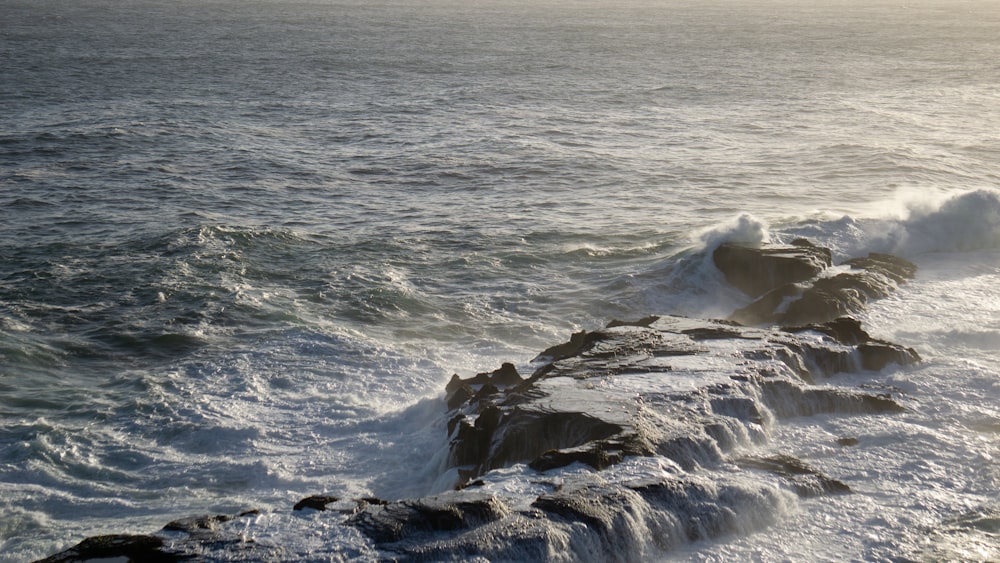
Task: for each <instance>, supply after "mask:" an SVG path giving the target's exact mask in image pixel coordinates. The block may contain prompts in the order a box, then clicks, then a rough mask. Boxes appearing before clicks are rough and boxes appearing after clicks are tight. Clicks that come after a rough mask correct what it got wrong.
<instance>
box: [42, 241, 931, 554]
mask: <svg viewBox="0 0 1000 563" xmlns="http://www.w3.org/2000/svg"><path fill="white" fill-rule="evenodd" d="M713 259H714V263H715V265H716V266H717V267H718V268H719V270H720V271H721V272H722V273H723V275H724V276H725V278H726V280H727V281H728V282H729V283H730V284H732V285H733V286H735V287H737V288H739V289H741V290H742V291H744V292H745V293H747V295H749V296H750V297H751V298H753V299H754V301H753V302H752V303H751V304H750V305H748V306H746V307H744V308H741V309H740V310H738V311H735V312H734V313H733V314H732V316H731V317H730V318H729V319H714V320H706V319H691V318H683V317H674V316H649V317H645V318H642V319H638V320H627V321H612V322H611V323H609V324H608V325H607V326H606V327H605V328H603V329H599V330H594V331H582V332H578V333H576V334H573V335H572V336H571V337H570V339H569V340H568V341H567V342H565V343H562V344H559V345H556V346H553V347H551V348H549V349H547V350H545V351H543V352H542V353H541V354H540V355H539V357H538V358H536V362H535V363H534V365H537V366H539V367H538V368H537V369H535V370H534V372H533V373H530V374H521V373H519V372H518V370H517V369H516V368H515V366H513V365H512V364H504V365H502V366H500V367H499V368H498V369H497V370H495V371H493V372H490V373H481V374H478V375H476V376H474V377H470V378H464V379H463V378H461V377H459V376H457V375H456V376H454V377H453V378H452V380H451V381H450V382H449V383H448V385H447V388H446V389H445V393H446V402H447V409H448V411H447V412H446V413H442V416H443V417H446V418H447V420H448V423H447V432H448V443H449V446H448V456H447V462H446V464H445V467H444V468H443V471H444V474H443V475H444V477H445V478H450V479H452V482H453V483H454V489H453V490H451V491H447V492H444V493H441V494H437V495H432V496H427V497H423V498H417V499H404V500H392V501H386V500H382V499H376V498H363V499H343V498H339V497H337V496H334V495H326V494H324V495H316V496H311V497H307V498H304V499H302V500H301V501H300V502H299V503H297V504H296V505H295V506H294V507H289V512H290V513H292V512H294V513H302V514H305V513H309V514H313V515H315V516H316V518H321V519H322V520H323V522H324V525H325V527H327V528H336V529H338V530H341V531H342V533H344V534H353V536H354V537H360V538H362V540H363V542H364V544H365V545H366V546H367V548H366V550H364V551H363V552H355V553H342V552H339V551H338V549H339V548H338V547H337V546H336V545H326V546H320V547H316V546H315V545H313V546H297V545H282V544H281V543H277V542H274V541H267V540H265V539H262V538H258V537H254V535H253V534H252V529H253V522H254V521H255V519H258V518H260V517H261V516H262V515H261V513H259V512H257V511H253V510H251V511H248V512H244V513H242V514H237V515H213V516H201V517H194V518H189V519H184V520H179V521H175V522H171V523H170V524H168V525H167V526H165V527H164V528H163V529H162V530H160V531H159V532H156V533H154V534H149V535H138V536H135V535H112V536H99V537H94V538H88V539H87V540H84V541H83V542H81V543H80V544H78V545H76V546H74V547H73V548H70V549H68V550H66V551H64V552H62V553H59V554H56V555H53V556H51V557H49V558H46V559H44V560H43V561H46V562H67V561H87V560H95V559H112V558H118V559H117V560H120V561H126V560H127V561H191V560H211V561H264V560H267V561H302V560H310V559H316V560H329V559H372V558H374V559H382V560H401V561H440V560H468V559H475V558H482V559H484V560H536V561H537V560H567V561H571V560H572V561H579V560H595V561H596V560H601V561H606V560H617V561H634V560H643V559H647V558H649V557H650V556H651V554H654V553H657V552H662V551H665V550H669V549H671V548H672V547H676V546H678V545H681V544H683V543H686V542H690V541H696V540H699V539H706V538H712V537H717V536H720V535H723V534H729V533H747V532H751V531H753V530H756V529H761V528H764V527H766V526H768V525H770V524H772V523H773V522H774V521H775V519H777V518H779V517H780V516H779V515H780V514H781V513H782V511H781V508H782V507H783V506H786V505H788V504H789V503H795V502H798V500H797V499H800V498H808V497H816V496H822V495H834V494H849V493H850V488H849V487H848V485H846V484H845V483H843V482H841V481H839V480H837V479H836V478H835V477H833V476H829V475H825V474H824V473H823V472H822V471H820V470H818V469H816V468H814V467H812V466H810V464H809V463H807V462H805V461H803V460H800V459H797V458H795V457H793V456H791V455H787V454H781V453H778V454H775V453H773V451H774V448H769V449H768V451H770V452H772V453H768V454H763V453H759V452H760V451H762V450H763V449H764V448H762V447H761V446H763V445H765V444H768V443H769V436H770V429H771V428H774V427H775V425H779V424H781V421H782V419H785V418H788V417H808V416H815V415H818V414H828V415H833V416H844V417H849V416H892V415H893V413H898V412H902V411H903V410H904V409H905V406H904V405H905V400H904V398H903V397H900V396H899V394H898V391H896V390H894V389H892V388H890V387H888V386H887V387H885V388H871V387H866V388H865V389H859V388H850V387H846V386H843V385H841V386H837V385H831V384H830V383H831V382H833V381H834V380H833V379H832V378H836V377H837V376H838V374H843V373H850V372H857V371H862V370H871V371H878V370H881V369H883V368H885V367H887V366H889V365H891V364H896V365H907V364H912V363H915V362H918V361H919V356H918V355H917V353H916V352H915V351H914V350H912V349H909V348H905V347H903V346H900V345H897V344H893V343H889V342H884V341H881V340H878V339H874V338H872V337H871V336H870V335H869V334H868V333H867V332H865V330H864V329H863V328H862V326H861V325H860V323H859V322H858V321H856V320H855V319H854V318H852V317H851V316H850V315H852V314H855V313H857V312H859V311H861V310H862V308H863V307H864V305H865V304H866V303H867V302H869V301H870V300H872V299H877V298H880V297H884V296H886V295H889V294H890V293H891V291H892V290H893V289H894V288H895V287H896V286H897V285H898V284H901V283H905V281H906V280H907V279H909V278H911V277H912V276H913V275H914V272H915V267H914V266H913V265H912V264H910V263H908V262H906V261H905V260H902V259H899V258H896V257H893V256H888V255H880V254H872V255H869V256H866V257H861V258H858V259H854V260H849V261H847V262H844V263H842V264H838V265H834V264H833V263H832V259H831V255H830V252H829V251H828V250H826V249H823V248H820V247H817V246H814V245H812V244H811V243H809V242H807V241H795V242H794V243H793V244H792V245H791V246H787V247H769V248H747V247H741V246H736V245H728V244H727V245H722V246H720V247H719V248H718V249H716V250H715V251H714V254H713ZM852 440H854V438H853V437H851V436H844V437H841V438H840V439H839V440H838V441H837V443H836V444H834V445H836V446H838V447H850V446H851V445H852V444H853V443H854V442H852ZM574 468H575V470H570V469H574ZM581 468H583V470H580V469H581ZM636 468H645V469H644V470H642V471H639V470H637V469H636ZM650 468H652V470H650ZM526 476H527V477H526ZM515 481H516V483H515ZM248 530H250V531H251V532H248Z"/></svg>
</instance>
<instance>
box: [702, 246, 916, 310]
mask: <svg viewBox="0 0 1000 563" xmlns="http://www.w3.org/2000/svg"><path fill="white" fill-rule="evenodd" d="M802 249H810V250H809V252H817V253H820V254H821V255H822V256H828V255H829V250H827V249H823V248H819V247H815V246H794V247H778V248H768V249H757V248H744V247H738V246H734V245H723V246H720V247H719V249H718V250H716V253H717V254H718V253H719V252H720V250H722V252H721V255H722V257H723V258H722V259H716V261H715V263H716V266H717V267H719V269H720V270H722V271H723V273H724V274H725V276H726V279H727V281H729V283H731V284H732V285H734V286H736V287H738V288H740V289H742V290H743V291H744V292H746V293H747V294H749V295H751V296H752V297H756V299H755V300H754V301H753V302H752V303H750V304H749V305H747V306H745V307H743V308H741V309H738V310H737V311H735V312H734V313H733V314H732V315H730V317H729V318H730V320H733V321H736V322H738V323H740V324H743V325H761V324H779V325H803V324H817V323H825V322H828V321H831V320H834V319H837V318H839V317H844V316H849V315H851V314H855V313H858V312H860V311H862V310H863V309H864V307H865V305H866V304H867V303H868V302H869V301H871V300H873V299H880V298H883V297H887V296H889V295H890V294H891V293H892V292H893V291H894V290H895V289H896V287H897V286H898V284H901V283H905V282H906V281H907V280H909V279H912V278H913V276H914V275H915V273H916V269H917V268H916V266H915V265H914V264H912V263H910V262H908V261H906V260H904V259H902V258H898V257H896V256H891V255H888V254H878V253H872V254H869V255H868V256H866V257H862V258H853V259H850V260H847V261H845V262H844V263H843V264H840V265H839V266H837V267H830V263H826V266H825V267H823V268H819V265H820V263H821V261H820V260H819V259H818V258H817V257H816V256H815V255H813V254H809V253H805V254H803V253H802V252H801V250H802ZM823 251H825V252H823ZM733 256H736V257H738V259H737V258H733ZM773 256H779V257H780V261H779V262H778V263H777V264H774V263H773V262H774V258H773ZM723 268H725V269H723ZM761 271H766V272H768V277H767V279H766V280H762V281H759V282H758V283H757V284H756V285H755V286H754V287H752V288H751V287H747V286H746V283H747V282H746V281H744V280H743V277H741V276H743V275H746V276H750V277H751V278H752V277H753V274H752V273H753V272H761ZM809 273H811V275H808V276H807V274H809ZM762 275H763V274H762ZM781 281H784V283H780V282H781ZM751 290H752V291H751ZM761 290H763V291H761ZM757 292H760V293H757Z"/></svg>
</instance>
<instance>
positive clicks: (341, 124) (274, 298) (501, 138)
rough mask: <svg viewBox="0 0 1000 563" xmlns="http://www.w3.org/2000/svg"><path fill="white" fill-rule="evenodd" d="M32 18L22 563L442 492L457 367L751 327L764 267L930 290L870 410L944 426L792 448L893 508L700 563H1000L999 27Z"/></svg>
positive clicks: (788, 518)
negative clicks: (857, 272)
mask: <svg viewBox="0 0 1000 563" xmlns="http://www.w3.org/2000/svg"><path fill="white" fill-rule="evenodd" d="M0 8H2V9H0V11H2V16H0V417H2V418H0V420H2V425H0V552H2V554H3V555H2V558H3V559H4V560H9V561H24V560H31V559H33V558H38V557H41V556H44V555H47V554H49V553H52V552H54V551H57V550H59V549H62V548H65V547H67V546H69V545H72V544H74V543H76V542H77V541H79V540H80V539H82V538H83V537H86V536H88V535H94V534H98V533H109V532H124V531H133V532H149V531H152V530H155V529H157V528H158V527H159V526H162V524H163V523H165V522H166V521H168V520H169V519H172V518H176V517H180V516H188V515H192V514H198V513H202V512H220V511H221V512H232V511H238V510H243V509H246V508H248V507H257V508H262V509H264V510H267V509H269V508H278V507H281V508H282V509H283V508H284V507H286V506H287V505H288V504H290V503H291V502H294V501H295V500H297V499H298V498H301V497H302V496H304V495H308V494H313V493H316V492H322V491H338V492H341V493H342V494H345V495H349V494H354V495H366V494H374V495H379V496H383V497H394V498H399V497H404V496H409V495H419V494H424V493H426V492H428V491H429V490H430V489H431V488H432V483H433V482H434V480H435V477H436V473H435V470H436V467H435V466H434V464H433V463H432V460H431V459H429V456H428V453H427V452H433V451H437V450H438V449H440V448H441V447H442V446H443V445H444V440H445V437H444V431H443V429H442V421H441V420H440V415H441V412H442V411H443V402H442V401H441V397H442V389H443V385H444V382H445V381H447V379H448V377H449V376H450V375H451V374H452V373H454V372H458V373H460V374H462V375H463V376H467V375H469V374H472V373H475V372H476V371H483V370H492V369H494V368H495V367H497V365H498V364H499V362H501V361H513V362H515V363H517V364H518V365H525V364H527V362H528V361H529V360H530V359H531V358H532V357H533V356H534V355H535V354H536V353H537V352H538V351H539V350H541V349H542V348H544V347H547V346H549V345H551V344H553V343H555V342H559V341H561V340H563V339H565V337H566V335H567V334H568V333H569V332H570V331H572V330H578V329H580V328H586V329H592V328H595V327H597V326H601V325H603V323H604V322H606V321H607V320H609V319H610V318H612V317H619V318H622V317H637V316H642V315H645V314H648V313H651V312H653V313H680V314H689V315H713V314H719V315H724V314H726V313H728V312H729V311H730V310H732V308H734V307H735V306H737V305H739V304H741V302H742V301H741V300H742V299H744V298H743V297H741V296H740V295H739V294H738V293H737V292H736V291H735V290H733V289H731V288H728V287H725V285H724V284H723V283H722V282H721V281H720V280H719V279H718V277H717V276H715V275H714V274H713V272H712V271H711V269H710V268H707V267H706V266H705V265H704V263H703V262H701V261H699V260H698V259H697V254H696V253H697V249H698V248H701V247H702V246H703V245H704V244H706V243H710V242H711V241H714V240H718V239H719V237H730V238H732V237H734V236H742V237H748V238H751V239H761V238H766V237H770V238H771V239H772V240H788V239H790V238H792V237H794V236H807V237H810V238H812V239H814V240H816V241H817V242H819V243H822V244H827V245H830V246H831V247H832V248H834V250H835V251H836V252H837V253H838V255H839V256H840V257H846V256H850V255H855V254H858V253H862V252H865V251H868V250H884V251H892V252H897V253H900V254H903V255H905V256H907V257H908V258H910V259H911V260H914V261H916V262H917V263H918V265H919V266H920V267H921V273H920V274H919V276H918V279H917V280H915V281H914V282H913V283H911V284H909V285H907V286H905V287H904V288H903V289H902V291H901V292H900V293H899V294H898V295H896V296H894V297H893V298H891V299H889V300H886V301H883V302H880V303H879V304H877V305H876V306H875V307H873V309H872V310H871V311H869V313H868V314H867V316H866V319H865V321H866V324H867V326H868V327H869V329H870V330H871V331H872V332H873V333H876V334H878V335H880V336H884V337H886V338H890V339H893V340H895V341H898V342H900V343H902V344H905V345H908V346H914V347H915V348H917V349H918V350H919V351H920V353H921V354H922V355H923V356H924V358H925V360H926V361H925V362H924V364H923V365H922V366H920V367H917V368H913V369H910V370H906V371H900V372H898V373H890V374H867V375H859V376H857V377H858V378H864V377H872V378H875V377H879V378H885V377H889V378H890V379H892V381H893V382H894V384H895V385H897V386H898V387H899V388H901V389H902V390H903V391H904V392H906V393H908V394H910V395H911V397H912V401H913V404H914V405H916V406H918V407H919V408H915V409H913V410H912V412H909V413H907V414H906V415H905V416H902V417H899V418H898V419H894V422H893V425H891V426H889V427H886V426H884V425H883V424H882V423H881V422H880V423H879V425H878V426H875V425H873V424H872V421H870V420H867V419H866V418H865V417H860V418H857V419H852V420H851V421H838V420H832V419H831V420H822V419H820V420H813V419H810V420H808V421H803V422H802V423H801V424H796V423H792V424H789V425H785V426H782V427H781V429H780V431H779V434H778V435H776V436H773V437H772V441H773V442H774V443H780V444H781V445H782V447H783V448H785V450H789V449H790V450H791V451H792V452H793V453H797V454H798V455H800V456H801V457H803V458H804V459H808V460H810V462H812V463H813V464H814V465H818V466H820V467H822V468H823V469H824V470H825V471H826V472H827V473H830V474H832V475H833V476H834V477H836V478H839V479H842V480H844V481H845V482H849V484H850V485H851V487H852V488H854V489H855V490H857V491H861V493H860V494H855V495H851V496H849V497H833V498H828V499H818V500H813V501H808V502H803V503H802V506H800V507H798V508H797V509H796V510H798V511H799V512H800V514H799V515H798V516H796V515H785V516H783V517H781V518H779V524H778V525H777V526H775V527H773V528H770V529H768V530H765V531H763V532H758V533H755V534H752V535H747V536H743V537H730V538H725V539H724V540H720V541H719V542H717V543H712V544H705V545H702V544H695V545H692V546H690V548H689V549H687V550H686V551H684V552H683V553H680V554H674V556H677V557H683V558H691V559H696V560H723V559H731V558H733V557H740V558H746V557H760V558H764V559H780V558H791V559H800V558H802V557H809V556H811V555H817V554H818V556H819V557H821V558H827V559H831V560H842V559H882V558H888V557H890V556H892V555H893V554H894V553H909V554H911V555H912V554H913V553H916V552H918V551H920V550H925V552H926V553H927V554H929V555H928V557H931V558H933V557H937V556H942V555H941V554H942V553H944V554H945V555H943V557H948V556H949V555H947V554H949V553H957V552H956V551H955V550H962V549H965V550H973V551H970V552H968V553H967V554H966V556H965V557H966V558H970V559H976V558H980V559H988V558H990V557H992V558H994V559H997V558H1000V547H998V545H997V530H996V529H993V528H990V527H989V526H988V525H984V524H982V522H984V521H985V522H987V523H988V522H989V521H990V520H989V517H990V515H992V517H993V518H995V516H996V514H997V513H998V511H1000V506H998V505H997V495H998V491H1000V469H998V468H1000V465H998V462H997V461H996V460H997V456H1000V434H998V429H1000V407H998V406H997V405H998V399H1000V374H998V371H997V367H996V366H997V365H998V362H1000V354H998V352H997V350H998V347H1000V300H998V298H997V294H996V287H998V281H1000V250H998V248H1000V192H998V191H997V186H998V183H1000V136H998V134H997V131H1000V112H998V108H1000V93H998V92H1000V88H998V86H1000V64H998V63H997V61H998V60H1000V6H998V5H997V4H996V3H995V2H992V1H988V0H981V1H948V2H945V1H940V2H934V1H930V0H920V1H917V2H906V3H903V2H895V1H882V2H853V1H843V2H829V3H823V4H822V5H819V4H816V3H812V2H799V1H795V0H787V1H781V0H761V1H759V2H738V1H736V0H732V1H725V0H717V1H713V2H685V1H670V0H667V1H663V2H654V1H649V2H641V1H629V2H625V3H620V4H614V5H611V4H607V3H602V2H591V1H582V2H574V3H571V4H564V3H557V2H547V1H543V2H522V1H517V0H509V1H486V2H477V3H464V2H448V1H446V0H428V1H417V0H413V1H401V2H375V3H364V2H354V1H347V2H320V1H316V2H297V1H291V0H289V1H281V0H262V1H256V2H229V1H215V2H197V3H195V2H188V1H186V0H180V1H178V2H171V3H166V2H151V1H145V0H136V1H130V2H110V1H100V0H87V1H81V2H62V1H57V0H44V1H41V2H39V1H31V2H28V1H21V0H5V1H4V2H2V6H0ZM740 215H749V216H744V218H743V221H742V223H737V222H736V221H737V217H739V216H740ZM692 253H694V254H692ZM863 383H864V381H863V380H859V381H853V382H852V384H863ZM911 406H912V405H911ZM866 422H867V423H868V424H869V426H865V424H866ZM845 424H852V425H856V426H853V427H851V428H843V427H841V425H845ZM838 433H839V434H852V435H858V436H862V437H866V438H868V439H867V440H861V443H860V444H859V447H857V448H854V449H852V450H850V453H849V454H843V453H842V452H839V451H838V452H836V453H835V452H832V451H828V448H827V449H824V448H825V446H823V445H822V444H824V443H826V441H825V437H827V436H828V435H831V434H838ZM978 514H985V515H986V516H984V518H986V519H985V520H983V519H982V518H980V519H977V516H976V515H978ZM954 529H958V530H960V531H959V532H954ZM955 537H958V538H964V539H963V540H962V541H960V542H955V541H952V539H953V538H955ZM969 538H972V539H971V540H970V539H969ZM303 541H304V540H303ZM952 544H954V545H952ZM935 550H937V551H935ZM949 550H951V551H949ZM976 550H978V551H976ZM935 554H937V555H935ZM977 554H985V555H982V556H981V557H980V556H979V555H977ZM668 556H669V555H668ZM955 557H959V556H955ZM810 558H811V557H810ZM959 558H961V557H959Z"/></svg>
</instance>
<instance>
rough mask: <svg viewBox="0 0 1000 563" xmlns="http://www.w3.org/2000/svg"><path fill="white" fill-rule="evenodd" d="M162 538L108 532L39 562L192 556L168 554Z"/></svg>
mask: <svg viewBox="0 0 1000 563" xmlns="http://www.w3.org/2000/svg"><path fill="white" fill-rule="evenodd" d="M163 546H164V542H163V539H162V538H158V537H156V536H144V535H123V534H118V535H107V536H94V537H91V538H87V539H85V540H83V541H82V542H80V543H78V544H76V545H75V546H73V547H71V548H69V549H67V550H66V551H63V552H60V553H57V554H55V555H52V556H50V557H46V558H45V559H42V560H40V561H38V562H37V563H70V562H76V561H91V560H97V559H115V558H125V559H126V560H127V561H149V562H150V563H172V562H175V561H187V560H189V559H191V558H189V557H185V556H182V555H177V554H171V553H165V552H164V551H163V550H162V548H163Z"/></svg>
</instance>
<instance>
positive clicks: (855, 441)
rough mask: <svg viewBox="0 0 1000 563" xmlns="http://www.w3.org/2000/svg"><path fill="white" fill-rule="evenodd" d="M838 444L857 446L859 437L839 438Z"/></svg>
mask: <svg viewBox="0 0 1000 563" xmlns="http://www.w3.org/2000/svg"><path fill="white" fill-rule="evenodd" d="M837 445H838V446H841V447H849V446H857V445H858V439H857V438H837Z"/></svg>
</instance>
